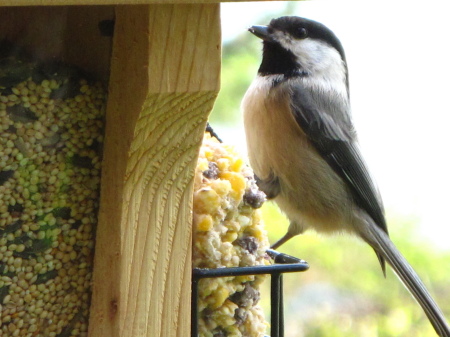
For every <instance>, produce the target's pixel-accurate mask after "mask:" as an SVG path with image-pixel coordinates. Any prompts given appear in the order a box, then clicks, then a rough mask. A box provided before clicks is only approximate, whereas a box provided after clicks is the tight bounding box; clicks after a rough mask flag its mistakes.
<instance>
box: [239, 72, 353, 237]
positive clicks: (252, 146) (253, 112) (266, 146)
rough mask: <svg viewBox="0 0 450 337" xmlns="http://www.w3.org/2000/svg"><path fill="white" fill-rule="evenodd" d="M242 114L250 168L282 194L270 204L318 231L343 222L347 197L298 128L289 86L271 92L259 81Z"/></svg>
mask: <svg viewBox="0 0 450 337" xmlns="http://www.w3.org/2000/svg"><path fill="white" fill-rule="evenodd" d="M267 77H269V76H267ZM242 110H243V114H244V125H245V131H246V138H247V148H248V155H249V160H250V164H251V166H252V168H253V170H254V172H255V174H256V175H257V176H258V177H259V178H261V179H265V178H268V177H269V176H271V175H274V176H276V177H277V178H278V179H279V182H280V187H281V192H280V194H279V195H278V196H277V197H276V198H275V201H276V202H277V204H278V205H279V206H280V208H281V209H282V210H283V211H284V212H285V213H286V215H287V216H288V218H289V219H290V220H291V221H297V222H303V223H305V226H306V227H308V226H312V227H314V228H315V229H316V230H318V231H333V230H335V229H336V228H335V227H336V226H335V225H334V223H336V222H339V223H343V222H345V220H344V218H346V214H347V213H348V212H347V210H348V209H349V204H350V197H349V195H348V192H347V190H346V188H345V186H344V183H343V181H342V179H341V178H340V177H339V176H338V175H337V174H336V173H335V172H334V171H333V170H332V169H331V167H330V166H329V165H328V164H327V163H326V161H325V160H324V159H322V157H321V156H320V155H319V154H318V152H317V151H316V149H315V148H314V147H313V145H312V144H311V143H310V142H309V140H308V138H307V136H306V134H305V133H304V132H303V130H302V129H301V128H300V126H299V125H298V124H297V122H296V120H295V118H294V116H293V114H292V112H291V106H290V91H289V87H288V83H286V82H282V83H280V84H278V85H277V86H275V87H274V86H272V80H269V79H268V78H264V77H258V78H257V79H256V80H255V81H254V82H253V84H252V85H251V86H250V88H249V89H248V91H247V93H246V95H245V97H244V99H243V102H242ZM332 223H333V225H330V224H332Z"/></svg>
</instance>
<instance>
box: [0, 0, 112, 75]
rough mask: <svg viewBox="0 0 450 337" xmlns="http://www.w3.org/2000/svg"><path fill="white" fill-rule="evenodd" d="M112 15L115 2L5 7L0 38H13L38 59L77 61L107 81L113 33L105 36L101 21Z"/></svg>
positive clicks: (1, 13) (9, 39)
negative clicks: (102, 31)
mask: <svg viewBox="0 0 450 337" xmlns="http://www.w3.org/2000/svg"><path fill="white" fill-rule="evenodd" d="M0 3H1V2H0ZM113 18H114V8H113V7H112V6H89V7H87V6H59V7H2V8H0V40H8V41H10V42H13V43H14V45H15V46H16V47H20V48H23V49H24V50H26V51H27V52H28V53H29V54H30V55H32V57H33V58H34V59H35V60H36V61H48V60H58V61H63V62H66V63H68V64H71V65H76V66H78V67H80V68H82V69H84V70H85V71H87V72H89V73H90V74H91V75H94V76H95V77H97V78H98V79H100V80H103V81H104V82H105V83H106V81H107V79H108V76H109V68H110V66H109V61H110V58H111V37H106V36H103V35H102V34H101V33H100V31H99V28H98V24H99V22H100V21H103V20H111V19H113Z"/></svg>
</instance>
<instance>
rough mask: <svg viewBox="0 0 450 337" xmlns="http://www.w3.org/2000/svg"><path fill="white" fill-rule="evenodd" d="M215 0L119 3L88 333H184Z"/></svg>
mask: <svg viewBox="0 0 450 337" xmlns="http://www.w3.org/2000/svg"><path fill="white" fill-rule="evenodd" d="M219 25H220V18H219V5H218V4H207V5H200V4H198V5H197V4H196V5H140V6H118V7H117V8H116V28H115V34H114V44H113V54H112V59H111V75H110V86H109V92H110V93H109V100H108V107H107V127H106V138H105V149H104V163H103V172H102V190H101V206H100V214H99V226H98V230H97V242H96V256H95V265H94V284H93V298H92V306H91V317H90V322H89V336H90V337H106V336H108V337H119V336H120V337H127V336H130V337H141V336H147V337H156V336H162V337H168V336H180V337H181V336H183V337H185V336H188V335H189V330H190V321H189V317H190V291H191V287H190V276H191V220H192V219H191V217H192V216H191V206H192V185H193V172H194V168H195V165H196V160H197V154H198V149H199V146H200V143H201V138H202V135H203V130H204V127H205V123H206V119H207V116H208V114H209V112H210V110H211V109H212V106H213V104H214V100H215V97H216V95H217V93H218V90H219V74H220V43H221V42H220V26H219Z"/></svg>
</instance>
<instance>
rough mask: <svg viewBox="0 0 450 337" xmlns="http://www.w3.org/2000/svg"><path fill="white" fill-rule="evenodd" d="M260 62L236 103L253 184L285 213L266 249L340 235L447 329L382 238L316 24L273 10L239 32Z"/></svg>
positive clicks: (337, 59)
mask: <svg viewBox="0 0 450 337" xmlns="http://www.w3.org/2000/svg"><path fill="white" fill-rule="evenodd" d="M248 30H249V31H250V32H251V33H252V34H254V35H255V36H256V37H258V38H260V39H261V40H262V45H263V47H262V61H261V64H260V67H259V69H258V73H257V76H256V77H255V79H254V80H253V82H252V83H251V85H250V86H249V88H248V90H247V92H246V93H245V95H244V97H243V99H242V103H241V109H242V112H243V121H244V128H245V134H246V141H247V150H248V156H249V162H250V166H251V167H252V168H253V171H254V173H255V176H256V177H257V183H258V186H259V188H260V189H261V190H262V191H263V192H264V193H265V194H266V196H267V199H269V200H270V199H271V200H274V201H275V202H276V203H277V204H278V206H279V208H280V209H281V210H282V212H284V213H285V215H286V216H287V218H288V219H289V222H290V224H289V228H288V230H287V233H286V235H284V236H283V237H282V238H281V239H280V240H279V241H277V242H276V243H275V244H274V245H273V246H272V248H273V249H276V248H278V247H279V246H281V245H282V244H283V243H285V242H286V241H288V240H289V239H291V238H292V237H294V236H296V235H299V234H302V233H303V232H305V231H306V230H308V229H313V230H315V231H316V232H319V233H325V234H327V233H330V234H331V233H348V234H350V235H355V236H357V237H359V238H361V239H362V240H363V241H365V242H366V243H368V244H369V245H370V247H372V249H373V250H374V251H375V254H376V256H377V257H378V260H379V263H380V265H381V269H382V272H383V274H384V276H386V267H385V264H386V262H387V263H388V264H389V265H390V266H391V267H392V269H393V270H394V272H395V273H396V274H397V276H398V277H399V279H400V280H401V281H402V282H403V284H404V285H405V287H406V288H407V289H408V290H409V291H410V293H411V294H412V296H413V297H414V298H415V299H416V301H417V302H418V303H419V304H420V306H421V307H422V308H423V310H424V312H425V314H426V315H427V317H428V319H429V321H430V322H431V324H432V325H433V327H434V329H435V331H436V333H437V335H439V336H441V337H449V336H450V328H449V325H448V324H447V321H446V318H445V316H444V314H443V313H442V311H441V309H440V308H439V306H438V305H437V303H436V302H435V301H434V300H433V298H432V296H431V295H430V293H429V291H428V290H427V289H426V287H425V285H424V284H423V282H422V281H421V279H420V278H419V276H418V275H417V273H416V272H415V271H414V269H413V268H412V267H411V265H410V264H409V263H408V261H407V260H406V259H405V257H404V256H403V255H402V254H401V253H400V252H399V250H398V249H397V248H396V246H395V245H394V243H393V242H392V241H391V239H390V238H389V233H388V228H387V223H386V219H385V215H384V206H383V202H382V199H381V195H380V192H379V190H378V188H377V186H376V184H375V182H374V179H373V178H372V176H371V174H370V172H369V169H368V167H367V164H366V163H365V161H364V158H363V156H362V154H361V150H360V148H359V145H358V139H357V133H356V130H355V127H354V124H353V122H352V117H351V105H350V93H349V80H348V78H349V77H348V67H347V61H346V58H345V52H344V49H343V46H342V44H341V42H340V40H339V39H338V37H337V36H336V35H335V34H334V33H333V31H332V30H330V29H329V28H328V27H326V26H325V25H324V24H322V23H320V22H317V21H314V20H310V19H307V18H302V17H297V16H283V17H280V18H276V19H273V20H271V21H270V23H269V25H267V26H265V25H255V26H252V27H250V28H249V29H248Z"/></svg>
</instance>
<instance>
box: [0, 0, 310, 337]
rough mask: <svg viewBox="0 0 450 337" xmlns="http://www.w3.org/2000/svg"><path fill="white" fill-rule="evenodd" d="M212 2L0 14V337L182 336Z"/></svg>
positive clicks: (187, 314)
mask: <svg viewBox="0 0 450 337" xmlns="http://www.w3.org/2000/svg"><path fill="white" fill-rule="evenodd" d="M218 2H219V1H214V0H211V1H208V0H190V1H182V0H178V1H176V0H173V1H162V0H160V1H157V0H156V1H151V0H142V1H141V0H132V1H120V0H97V1H92V0H78V1H74V0H40V1H36V0H0V5H1V7H0V128H1V129H0V132H1V139H0V149H1V153H0V156H1V158H0V159H1V161H0V336H19V337H22V336H27V337H32V336H46V337H47V336H48V337H66V336H67V337H69V336H89V337H105V336H108V337H127V336H130V337H140V336H148V337H149V336H151V337H153V336H164V337H166V336H182V337H185V336H189V334H190V332H191V320H190V318H191V276H192V214H193V213H192V205H193V186H194V185H193V183H194V171H195V168H196V165H197V159H198V155H199V149H200V146H201V143H202V139H203V135H204V130H205V126H206V121H207V118H208V114H209V112H210V111H211V109H212V107H213V104H214V101H215V98H216V96H217V94H218V91H219V80H220V59H221V31H220V13H219V5H220V4H219V3H218ZM240 165H241V164H239V165H234V166H235V169H236V170H237V171H239V170H238V168H239V167H240ZM229 176H230V179H231V178H233V177H234V173H232V174H229ZM241 180H242V182H243V183H242V184H243V185H242V184H237V182H241ZM236 184H237V185H239V188H245V182H244V178H240V179H238V180H236ZM241 185H242V186H241ZM239 198H242V195H240V196H239ZM253 208H255V207H253ZM94 243H95V250H94ZM243 246H244V248H245V247H246V245H243ZM295 268H297V269H296V270H305V269H306V268H307V265H306V264H303V265H301V266H296V267H295ZM274 270H275V271H277V270H278V269H277V267H275V269H274ZM233 273H234V274H236V273H237V274H236V275H238V274H242V275H244V273H246V271H233ZM252 273H253V272H252ZM263 273H266V272H265V271H261V270H260V271H257V272H255V273H254V274H263ZM267 273H268V272H267ZM201 277H211V276H206V274H205V275H203V276H201ZM49 280H52V281H51V282H49ZM194 283H195V284H196V285H195V287H194V290H195V291H197V281H195V282H194ZM273 288H274V289H278V290H277V291H278V292H279V286H278V285H276V286H273ZM194 293H195V292H194ZM193 299H194V300H193V302H194V303H196V299H195V296H194V298H193ZM277 310H278V309H277ZM273 316H274V317H275V315H273ZM193 317H196V314H195V313H194V316H193ZM192 327H194V328H195V322H193V323H192ZM192 331H195V330H192ZM280 331H281V330H280ZM274 335H277V334H274Z"/></svg>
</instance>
